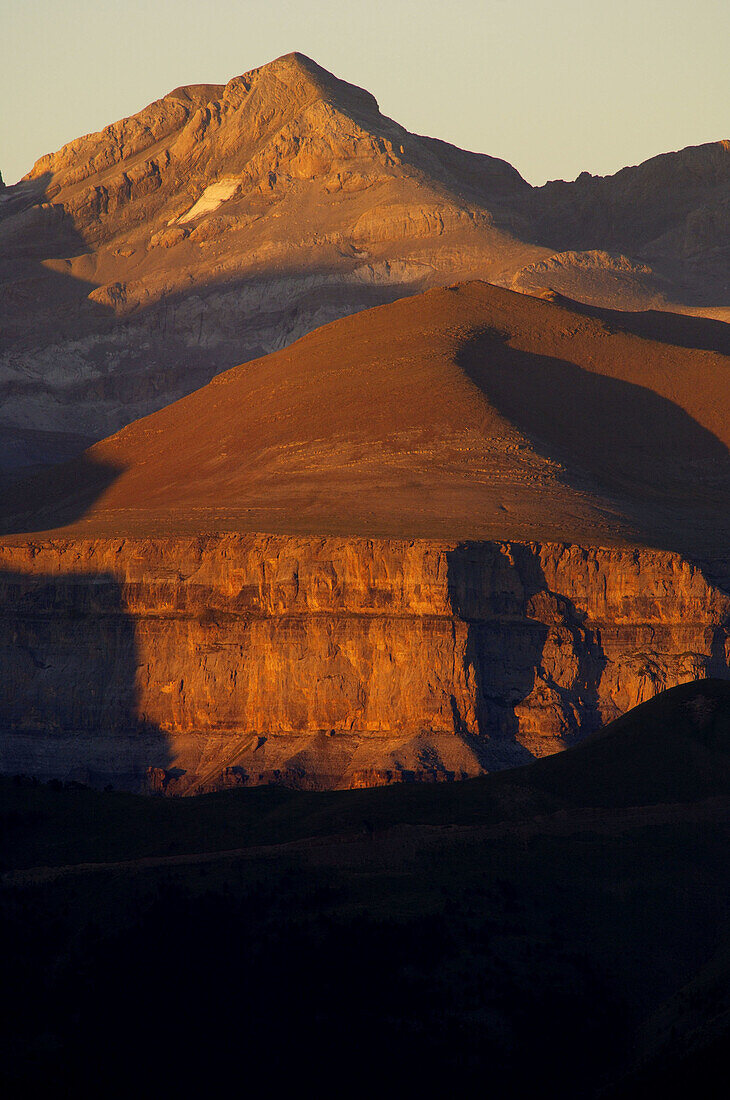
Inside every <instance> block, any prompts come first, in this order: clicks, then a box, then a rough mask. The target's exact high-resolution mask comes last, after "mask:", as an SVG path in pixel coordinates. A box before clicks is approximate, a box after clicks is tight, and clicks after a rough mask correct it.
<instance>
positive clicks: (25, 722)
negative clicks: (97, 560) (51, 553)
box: [0, 571, 171, 790]
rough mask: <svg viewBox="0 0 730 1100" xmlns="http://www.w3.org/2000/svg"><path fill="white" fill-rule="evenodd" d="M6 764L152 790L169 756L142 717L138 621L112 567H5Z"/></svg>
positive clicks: (1, 642) (1, 696) (4, 767)
mask: <svg viewBox="0 0 730 1100" xmlns="http://www.w3.org/2000/svg"><path fill="white" fill-rule="evenodd" d="M0 625H1V627H2V630H1V637H0V682H1V683H2V692H0V729H2V733H3V736H2V738H1V739H0V771H2V772H3V773H5V774H23V775H32V776H36V777H38V778H39V779H43V780H47V779H66V780H71V779H74V780H78V781H82V782H85V783H89V784H91V785H93V786H96V787H102V786H104V785H106V784H108V783H111V784H112V785H113V786H115V787H117V786H118V787H122V788H125V789H132V790H134V789H138V790H139V789H144V788H145V787H146V786H147V783H148V777H147V770H148V768H155V769H161V771H160V773H159V775H158V777H157V778H158V779H159V780H160V782H161V783H164V769H167V767H168V766H169V764H170V759H171V758H170V748H169V742H168V738H167V735H166V734H164V733H163V732H162V731H161V730H160V729H159V728H158V727H157V726H156V725H155V724H154V723H152V722H149V721H148V720H146V719H145V717H144V715H140V713H139V706H138V695H137V687H136V675H137V666H138V664H139V655H138V648H137V641H136V638H135V630H134V621H133V619H132V617H131V616H130V615H129V614H128V612H127V610H126V608H125V604H124V599H123V596H122V592H121V590H120V587H119V584H118V582H117V581H116V580H115V578H114V577H113V576H111V575H109V574H108V573H98V574H89V573H68V574H57V575H44V574H32V575H31V574H23V573H17V572H9V571H0Z"/></svg>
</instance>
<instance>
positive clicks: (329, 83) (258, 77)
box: [225, 51, 380, 115]
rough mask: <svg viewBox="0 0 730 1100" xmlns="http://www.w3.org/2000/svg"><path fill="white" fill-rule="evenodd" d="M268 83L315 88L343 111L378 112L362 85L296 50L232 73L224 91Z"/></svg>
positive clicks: (291, 88)
mask: <svg viewBox="0 0 730 1100" xmlns="http://www.w3.org/2000/svg"><path fill="white" fill-rule="evenodd" d="M267 84H277V85H283V86H284V87H285V88H287V90H288V91H290V92H299V93H300V94H301V92H302V91H305V90H307V91H309V92H310V93H312V92H314V93H315V94H316V95H318V96H321V97H322V98H323V99H327V100H329V101H331V102H332V103H333V104H334V105H335V106H338V107H340V108H342V109H343V110H345V111H346V112H352V111H355V112H357V113H360V114H362V113H365V114H366V115H372V114H373V113H374V114H375V115H379V114H380V109H379V107H378V101H377V100H376V98H375V96H374V95H372V94H371V93H370V92H368V91H367V90H366V89H365V88H360V87H358V86H357V85H356V84H350V83H348V82H347V81H346V80H341V79H340V78H339V77H337V76H335V75H334V73H331V72H329V70H328V69H324V68H323V67H322V66H321V65H318V64H317V62H316V61H313V60H312V58H311V57H307V55H306V54H303V53H298V52H297V51H293V52H291V53H285V54H282V56H281V57H277V58H275V60H274V61H270V62H268V63H267V64H266V65H261V66H259V67H258V68H256V69H251V70H249V71H248V72H246V73H243V74H242V75H241V76H238V77H234V78H233V79H232V80H229V82H228V84H227V85H226V89H225V91H226V93H229V92H231V91H233V90H234V89H235V88H240V87H243V88H245V89H246V91H248V90H249V89H251V88H252V87H253V86H254V85H259V86H262V87H266V85H267Z"/></svg>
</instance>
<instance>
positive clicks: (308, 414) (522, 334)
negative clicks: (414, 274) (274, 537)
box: [5, 283, 730, 551]
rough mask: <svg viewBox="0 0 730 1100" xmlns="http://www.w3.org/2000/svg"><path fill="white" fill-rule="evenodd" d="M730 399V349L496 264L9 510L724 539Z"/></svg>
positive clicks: (553, 535)
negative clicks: (575, 304)
mask: <svg viewBox="0 0 730 1100" xmlns="http://www.w3.org/2000/svg"><path fill="white" fill-rule="evenodd" d="M729 406H730V365H729V363H728V359H727V356H725V355H722V354H719V353H717V352H713V351H707V350H692V349H686V348H680V347H676V346H670V345H663V344H659V343H656V342H655V341H652V340H650V339H645V338H642V337H639V336H635V335H633V334H631V333H628V332H625V331H622V330H621V329H619V328H617V327H616V321H615V316H614V315H612V321H611V323H609V322H607V321H604V320H602V319H600V318H599V317H591V316H589V315H587V314H586V312H585V311H581V312H578V311H576V310H575V309H572V308H570V307H569V306H568V305H566V304H563V305H560V304H557V303H551V302H544V301H538V300H536V299H534V298H531V297H527V296H524V295H519V294H514V293H511V292H509V291H506V290H501V289H499V288H497V287H493V286H490V285H489V284H486V283H472V284H468V285H465V286H461V287H452V288H450V289H434V290H432V291H429V292H427V293H426V294H424V295H419V296H416V297H412V298H409V299H406V300H403V301H401V302H396V303H393V304H391V305H388V306H383V307H379V308H377V309H374V310H370V311H367V312H364V313H361V314H358V315H357V316H354V317H350V318H345V319H343V320H341V321H338V322H334V323H333V324H330V325H327V326H324V327H323V328H321V329H318V330H317V331H316V332H314V333H312V334H310V335H309V336H307V337H305V338H303V339H301V340H300V341H298V342H297V343H296V344H295V345H293V346H292V347H291V348H289V349H285V350H282V351H280V352H277V353H275V354H273V355H271V356H267V357H265V358H263V359H259V360H256V361H254V362H251V363H248V364H244V365H243V366H239V367H237V368H235V369H233V370H231V371H228V372H227V373H225V374H223V375H221V376H220V377H219V378H217V379H215V380H214V381H213V382H212V383H210V384H209V385H208V386H206V387H204V388H203V389H201V390H199V391H197V392H196V393H194V394H191V395H190V396H188V397H186V398H184V399H182V400H181V401H179V402H177V403H175V404H173V405H170V406H168V407H167V408H165V409H163V410H161V411H160V412H158V413H155V414H153V415H151V416H150V417H147V418H146V419H143V420H140V421H138V422H135V423H134V424H131V425H129V426H128V427H127V428H125V429H123V430H122V431H120V432H119V433H118V434H116V435H115V436H112V437H110V438H109V439H108V440H105V441H103V442H102V443H99V444H97V445H96V446H94V447H93V448H91V450H89V451H88V452H87V453H86V455H85V456H84V457H83V458H82V459H81V460H79V461H77V462H75V463H72V464H71V465H69V466H65V467H59V468H58V469H57V470H56V471H54V472H53V474H52V475H50V476H49V477H47V478H44V477H41V478H38V479H36V480H35V481H34V482H32V483H30V484H28V485H22V486H20V487H19V488H18V491H17V492H16V493H15V494H8V495H7V496H8V499H7V503H6V509H5V529H6V530H8V531H9V530H17V531H21V530H23V529H33V528H35V529H39V528H41V529H43V528H45V527H51V526H57V525H58V524H61V523H66V524H67V523H69V522H71V521H73V520H74V519H77V520H79V522H78V523H77V524H76V526H75V527H74V528H73V531H74V532H75V533H76V534H79V533H80V532H85V533H87V534H98V533H105V534H114V535H116V534H129V533H136V534H139V533H142V534H161V533H176V534H177V533H195V532H200V531H210V530H216V529H217V530H221V529H223V530H226V529H227V530H237V531H280V532H283V533H294V532H296V533H309V534H315V535H316V534H333V533H336V534H344V535H390V536H405V537H413V536H418V537H448V538H510V539H522V540H524V539H528V540H529V539H534V540H540V539H554V540H557V541H565V542H582V543H583V544H584V545H586V544H592V545H608V544H612V543H616V542H619V543H622V542H623V543H624V544H625V543H627V542H629V543H632V542H634V543H635V542H637V541H638V542H650V543H652V544H657V543H658V544H660V545H662V544H663V545H665V546H667V547H668V548H670V549H680V548H681V549H692V550H695V551H697V550H698V549H700V548H704V549H705V550H709V549H713V548H714V549H715V550H718V549H719V550H724V546H725V545H726V543H725V541H724V540H725V539H726V536H727V528H726V523H725V517H726V515H727V502H728V484H729V480H728V479H729V457H728V456H729V452H728V446H729V445H730V434H729V433H728V424H727V417H726V415H725V410H726V409H727V408H728V407H729ZM97 498H99V499H98V500H97ZM49 506H50V509H49ZM89 508H90V511H88V514H87V515H86V518H85V519H83V520H80V519H79V517H80V516H81V514H82V513H83V512H84V511H86V510H87V509H89ZM44 509H45V510H44ZM11 513H15V515H14V518H13V517H12V516H11Z"/></svg>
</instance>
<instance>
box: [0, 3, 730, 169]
mask: <svg viewBox="0 0 730 1100" xmlns="http://www.w3.org/2000/svg"><path fill="white" fill-rule="evenodd" d="M1 8H2V14H1V15H0V93H1V94H2V107H3V109H2V115H1V116H0V171H2V174H3V178H4V180H5V182H6V183H14V182H15V181H16V180H17V179H19V178H20V177H21V176H22V175H24V174H25V173H26V172H27V171H29V169H30V168H31V167H32V165H33V163H34V161H35V160H37V158H38V157H39V156H42V155H43V154H44V153H47V152H51V151H53V150H55V149H58V148H60V146H61V145H63V144H64V143H65V142H67V141H70V140H71V139H73V138H75V137H79V136H80V135H82V134H85V133H89V132H90V131H93V130H99V129H101V128H102V127H104V126H105V125H107V124H108V123H110V122H113V121H115V120H116V119H118V118H122V117H124V116H125V115H129V114H133V113H134V112H135V111H138V110H139V109H140V108H141V107H144V106H145V105H146V104H147V103H149V102H151V101H152V100H154V99H158V98H159V97H160V96H162V95H164V94H165V93H166V92H169V91H171V90H172V89H173V88H176V87H178V86H179V85H181V84H196V83H216V84H224V83H225V82H226V81H227V80H229V79H230V78H231V77H232V76H237V75H239V74H240V73H243V72H246V71H247V70H248V69H252V68H255V67H257V66H259V65H263V64H265V63H266V62H267V61H271V60H273V59H274V58H275V57H278V56H279V55H281V54H283V53H288V52H289V51H291V50H299V51H300V52H301V53H305V54H308V55H309V56H310V57H312V58H313V59H314V60H315V61H317V62H318V63H319V64H320V65H323V66H324V67H325V68H327V69H330V70H331V71H332V72H334V73H335V74H336V75H337V76H340V77H343V78H344V79H346V80H349V81H350V82H351V83H353V84H360V85H361V86H363V87H365V88H367V89H368V90H369V91H370V92H372V93H373V95H374V96H375V97H376V99H377V100H378V103H379V104H380V109H381V111H383V113H384V114H386V115H389V116H390V117H391V118H395V119H396V120H397V121H398V122H400V123H402V124H403V125H404V126H406V127H407V128H408V129H409V130H412V131H414V132H416V133H421V134H428V135H430V136H432V137H440V138H443V139H445V140H447V141H451V142H453V143H454V144H456V145H460V146H462V147H464V148H466V149H472V150H475V151H477V152H483V153H489V154H491V155H492V156H498V157H502V158H504V159H505V160H508V161H509V162H510V163H511V164H513V165H514V166H515V168H517V169H518V171H519V172H521V173H522V175H523V176H524V177H525V179H527V180H529V182H530V183H534V184H540V183H544V182H545V180H546V179H573V178H575V176H576V175H577V174H578V173H579V172H581V171H583V170H586V171H589V172H592V173H594V174H599V175H604V174H606V173H609V172H615V171H617V170H618V169H619V168H622V167H624V166H625V165H627V164H636V163H639V162H640V161H642V160H646V159H647V158H648V157H651V156H654V155H655V154H657V153H662V152H668V151H670V150H673V149H681V148H683V147H684V146H686V145H699V144H701V143H702V142H706V141H717V140H719V139H721V138H730V64H728V47H729V46H730V0H452V2H451V3H450V4H449V3H446V2H445V0H438V2H436V0H356V2H352V0H237V2H234V0H200V2H196V3H193V2H192V0H113V2H112V0H2V3H1Z"/></svg>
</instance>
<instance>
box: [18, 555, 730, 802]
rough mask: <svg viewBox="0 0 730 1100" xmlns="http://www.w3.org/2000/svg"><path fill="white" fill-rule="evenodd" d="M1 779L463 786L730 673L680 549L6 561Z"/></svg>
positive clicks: (729, 602) (710, 591) (722, 624)
mask: <svg viewBox="0 0 730 1100" xmlns="http://www.w3.org/2000/svg"><path fill="white" fill-rule="evenodd" d="M0 617H1V619H2V633H1V635H0V667H1V668H2V694H1V697H0V730H1V731H2V734H3V736H2V742H1V756H0V768H1V769H2V771H3V772H6V773H7V772H21V773H29V774H34V775H38V776H39V777H43V778H50V777H59V778H77V779H81V780H84V781H87V782H91V783H94V784H106V783H109V782H110V783H112V784H114V785H115V786H120V787H127V788H137V789H139V788H143V787H145V786H146V787H147V788H148V789H150V788H152V789H158V790H165V791H166V792H168V793H185V792H193V791H196V790H201V789H211V788H215V787H221V786H226V785H232V784H256V783H262V782H285V783H288V784H292V785H300V786H306V787H347V786H363V785H370V784H374V783H381V782H386V781H396V780H404V779H410V778H414V779H417V778H428V779H450V778H461V777H463V776H466V775H471V774H475V773H477V772H479V771H480V770H482V769H486V770H492V769H495V768H500V767H505V766H510V765H514V764H518V763H521V762H523V761H527V760H529V759H530V758H531V757H532V756H542V755H545V754H548V753H552V752H555V751H557V750H559V749H561V748H563V747H564V746H566V745H568V744H570V743H571V742H572V741H574V740H576V739H578V738H580V737H581V736H583V735H585V734H586V733H588V732H590V731H591V730H593V729H595V728H596V727H597V726H598V725H599V724H600V723H601V722H602V721H605V720H608V719H611V718H613V717H615V716H616V715H618V714H620V713H623V712H624V711H626V710H627V709H629V708H630V707H632V706H635V705H636V704H637V703H640V702H641V701H643V700H644V699H647V698H649V697H651V696H652V695H654V694H656V693H657V692H659V691H661V690H664V689H665V688H668V687H671V686H673V685H675V684H678V683H681V682H683V681H687V680H692V679H695V678H700V677H703V676H707V675H719V676H728V675H730V672H729V670H728V662H729V658H730V642H729V641H728V638H729V636H730V597H729V596H728V595H727V594H726V593H725V592H724V591H722V590H721V589H720V588H718V587H715V586H714V585H713V584H712V583H710V582H709V580H708V579H707V577H706V576H705V575H704V574H703V572H702V571H701V570H700V569H699V568H698V567H696V566H694V565H692V564H690V563H689V562H687V561H686V560H683V559H682V558H681V557H680V556H679V555H677V554H673V553H669V552H663V551H655V550H649V549H583V548H580V547H578V546H565V545H558V544H542V545H539V544H534V543H533V544H519V543H496V542H482V543H464V542H461V543H436V542H429V541H410V542H409V541H397V540H365V539H340V538H324V539H315V538H304V537H283V536H276V537H274V536H253V535H248V536H244V535H217V536H210V537H199V538H189V539H184V538H168V539H103V540H102V539H96V540H78V539H76V540H66V541H64V540H63V539H60V538H58V539H53V540H48V541H41V540H33V541H24V542H20V541H18V540H15V541H14V542H12V543H11V542H8V543H7V544H4V545H2V546H0Z"/></svg>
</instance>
